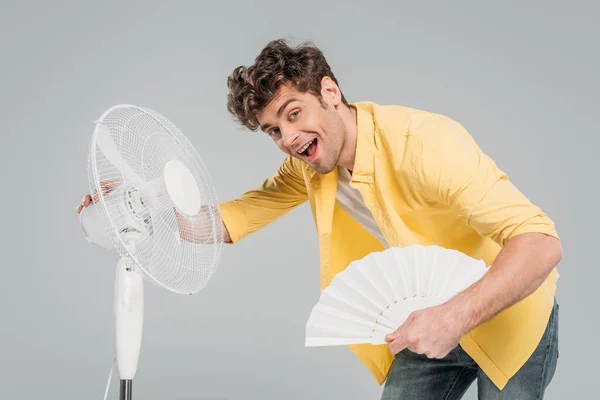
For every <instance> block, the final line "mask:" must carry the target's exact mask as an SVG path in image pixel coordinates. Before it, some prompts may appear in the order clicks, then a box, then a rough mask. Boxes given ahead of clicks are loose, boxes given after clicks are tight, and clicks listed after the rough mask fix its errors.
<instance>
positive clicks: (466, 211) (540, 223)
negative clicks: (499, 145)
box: [413, 119, 560, 246]
mask: <svg viewBox="0 0 600 400" xmlns="http://www.w3.org/2000/svg"><path fill="white" fill-rule="evenodd" d="M419 149H420V151H419V152H418V153H420V154H418V156H417V158H416V159H415V161H414V163H413V165H414V166H415V170H414V179H415V181H416V182H415V184H416V185H417V187H418V189H419V190H420V191H421V194H422V195H423V196H424V197H425V198H426V200H427V201H434V202H440V201H441V202H443V203H445V204H447V205H448V206H450V207H452V208H454V209H455V210H456V212H457V213H458V215H459V216H460V217H461V218H462V219H463V220H464V221H465V223H466V224H467V225H468V226H469V227H471V228H473V229H475V230H476V231H477V232H478V233H479V234H480V235H482V236H483V237H489V238H491V239H493V240H494V241H495V242H496V243H498V244H499V245H501V246H504V244H505V243H506V242H507V241H508V240H509V239H510V238H512V237H514V236H516V235H519V234H522V233H526V232H539V233H543V234H546V235H549V236H552V237H555V238H557V239H559V240H560V238H559V236H558V233H557V231H556V229H555V225H554V222H553V221H552V220H551V219H550V218H549V217H548V216H547V215H546V214H545V213H544V212H543V211H542V210H541V209H540V207H538V206H537V205H535V204H533V203H532V202H531V201H529V199H528V198H527V197H526V196H525V195H524V194H523V193H522V192H521V191H520V190H519V189H518V188H517V187H515V185H514V184H513V183H512V182H511V181H510V180H509V179H508V177H507V175H506V174H505V173H504V172H503V171H502V170H501V169H499V168H498V167H497V165H496V164H495V163H494V161H493V160H492V159H491V158H490V157H489V156H487V155H486V154H485V153H483V152H482V151H481V150H480V148H479V147H478V146H477V144H476V143H475V141H474V140H473V138H472V137H471V136H470V135H469V134H468V132H467V131H466V129H465V128H464V127H463V126H462V125H460V124H459V123H458V122H456V121H453V120H451V119H447V120H444V122H442V123H439V124H436V126H435V127H434V128H433V129H432V132H431V133H429V132H428V133H426V134H423V135H422V136H421V137H420V146H419Z"/></svg>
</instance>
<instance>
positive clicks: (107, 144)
mask: <svg viewBox="0 0 600 400" xmlns="http://www.w3.org/2000/svg"><path fill="white" fill-rule="evenodd" d="M97 129H98V131H97V134H96V143H97V145H98V148H99V149H100V151H102V153H103V154H104V156H105V157H106V159H107V160H108V161H110V162H111V164H113V165H114V166H115V168H117V169H118V170H119V171H120V172H121V173H122V174H123V175H124V176H125V178H127V179H128V180H130V181H132V182H134V183H137V184H138V185H144V184H145V183H146V182H145V181H144V180H143V179H142V178H141V177H140V176H139V175H138V174H137V173H136V172H135V171H134V170H133V169H132V168H131V167H130V166H129V164H127V163H126V162H125V159H124V158H123V157H122V156H121V152H119V149H118V148H117V146H116V145H115V142H114V141H113V139H112V135H111V134H110V131H109V130H108V128H107V127H106V125H104V124H102V123H98V125H97Z"/></svg>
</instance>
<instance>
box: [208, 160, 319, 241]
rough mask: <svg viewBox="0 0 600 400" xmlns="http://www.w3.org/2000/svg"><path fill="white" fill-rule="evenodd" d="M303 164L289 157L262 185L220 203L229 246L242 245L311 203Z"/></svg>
mask: <svg viewBox="0 0 600 400" xmlns="http://www.w3.org/2000/svg"><path fill="white" fill-rule="evenodd" d="M302 165H303V164H302V162H301V161H300V160H298V159H295V158H293V157H291V156H289V157H287V158H286V159H285V160H284V162H283V163H282V164H281V166H280V167H279V168H278V170H277V172H276V173H275V174H274V175H273V176H271V177H269V178H268V179H266V180H265V181H264V182H263V183H262V185H260V186H259V187H256V188H254V189H252V190H249V191H247V192H245V193H243V194H242V195H241V196H239V197H238V198H236V199H232V200H229V201H224V202H222V203H220V205H219V207H220V210H221V216H222V220H223V224H224V227H225V231H227V232H228V236H229V240H228V241H227V242H228V243H236V242H239V241H240V240H241V239H242V238H244V237H246V236H248V235H250V234H252V233H254V232H256V231H258V230H259V229H262V228H263V227H265V226H267V225H269V224H271V223H272V222H274V221H275V220H276V219H278V218H280V217H282V216H284V215H285V214H287V213H288V212H290V211H291V210H293V209H294V208H296V207H297V206H299V205H301V204H303V203H304V202H305V201H307V200H308V190H307V188H306V183H305V182H304V177H303V175H302Z"/></svg>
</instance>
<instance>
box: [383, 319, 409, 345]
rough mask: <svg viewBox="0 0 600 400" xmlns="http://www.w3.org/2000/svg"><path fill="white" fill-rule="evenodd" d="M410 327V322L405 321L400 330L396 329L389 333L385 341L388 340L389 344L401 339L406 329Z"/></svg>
mask: <svg viewBox="0 0 600 400" xmlns="http://www.w3.org/2000/svg"><path fill="white" fill-rule="evenodd" d="M407 325H408V321H405V322H404V323H403V324H402V325H400V326H399V327H398V329H396V330H395V331H394V332H392V333H389V334H387V335H386V336H385V340H387V341H388V342H391V341H392V340H395V339H397V338H398V337H400V336H401V335H402V333H403V332H404V330H405V329H406V326H407Z"/></svg>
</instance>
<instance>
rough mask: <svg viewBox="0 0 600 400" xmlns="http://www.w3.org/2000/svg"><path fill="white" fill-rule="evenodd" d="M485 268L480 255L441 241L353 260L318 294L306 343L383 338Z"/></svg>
mask: <svg viewBox="0 0 600 400" xmlns="http://www.w3.org/2000/svg"><path fill="white" fill-rule="evenodd" d="M487 271H488V268H487V267H486V264H485V263H484V261H483V260H477V259H474V258H471V257H469V256H467V255H465V254H464V253H461V252H459V251H457V250H453V249H446V248H443V247H440V246H435V245H430V246H421V245H410V246H407V247H390V248H388V249H386V250H383V251H380V252H373V253H370V254H368V255H367V256H365V257H364V258H362V259H360V260H357V261H353V262H351V263H350V264H349V265H348V267H347V268H346V269H345V270H344V271H342V272H340V273H338V274H337V275H336V276H335V277H334V278H333V280H332V281H331V283H330V284H329V286H327V287H326V288H325V289H324V290H323V291H322V292H321V294H320V297H319V300H318V302H317V304H315V306H314V307H313V308H312V310H311V312H310V316H309V318H308V322H307V324H306V337H305V346H306V347H313V346H336V345H349V344H369V343H370V344H373V345H379V344H386V343H388V342H387V341H386V340H385V336H386V335H387V334H389V333H392V332H394V331H395V330H396V329H398V328H399V327H400V325H402V324H403V323H404V322H405V321H406V319H407V318H408V317H409V315H410V314H411V313H412V312H413V311H415V310H420V309H424V308H427V307H432V306H435V305H438V304H442V303H445V302H446V301H448V300H450V299H451V298H452V297H454V296H456V295H457V294H458V293H460V292H462V291H463V290H465V289H466V288H468V287H469V286H471V285H472V284H473V283H475V282H476V281H478V280H479V279H481V278H482V277H483V276H484V275H485V274H486V273H487Z"/></svg>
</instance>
